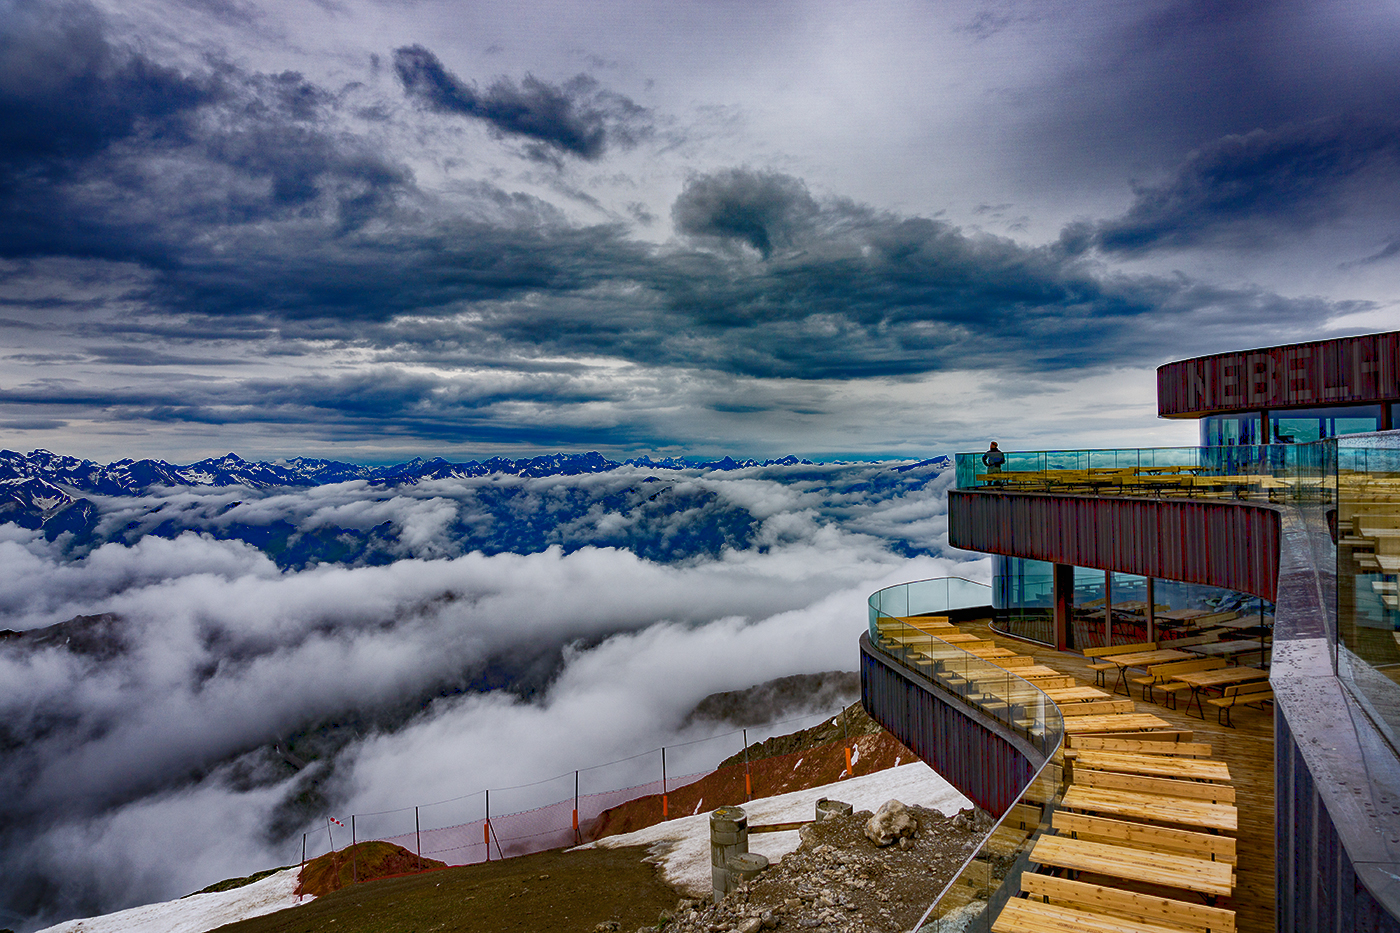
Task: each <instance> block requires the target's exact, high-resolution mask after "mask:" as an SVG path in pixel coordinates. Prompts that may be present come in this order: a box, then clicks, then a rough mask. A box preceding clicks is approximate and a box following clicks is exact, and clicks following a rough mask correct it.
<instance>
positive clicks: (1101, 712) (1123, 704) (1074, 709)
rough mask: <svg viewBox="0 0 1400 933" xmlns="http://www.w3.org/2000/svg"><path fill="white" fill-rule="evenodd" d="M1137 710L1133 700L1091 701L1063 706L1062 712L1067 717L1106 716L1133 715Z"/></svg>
mask: <svg viewBox="0 0 1400 933" xmlns="http://www.w3.org/2000/svg"><path fill="white" fill-rule="evenodd" d="M1052 699H1053V698H1052ZM1135 709H1137V707H1136V706H1135V705H1133V701H1132V700H1098V701H1093V700H1091V701H1088V702H1084V703H1075V704H1073V705H1066V706H1062V707H1060V712H1061V713H1063V714H1064V715H1065V716H1071V715H1073V716H1105V715H1108V714H1110V713H1131V712H1133V711H1134V710H1135Z"/></svg>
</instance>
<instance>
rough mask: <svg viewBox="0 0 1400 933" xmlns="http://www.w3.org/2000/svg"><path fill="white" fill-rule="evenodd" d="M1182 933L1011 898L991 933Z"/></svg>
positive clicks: (1069, 908) (994, 923)
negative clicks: (1125, 932) (1126, 932)
mask: <svg viewBox="0 0 1400 933" xmlns="http://www.w3.org/2000/svg"><path fill="white" fill-rule="evenodd" d="M1125 930H1131V931H1132V933H1181V931H1178V930H1176V929H1174V928H1172V927H1168V926H1158V925H1157V924H1152V923H1144V922H1139V923H1134V924H1132V925H1131V926H1127V925H1125V923H1124V921H1123V920H1115V919H1114V918H1112V917H1109V916H1107V915H1104V914H1096V913H1092V912H1090V911H1087V910H1075V909H1074V908H1072V907H1061V906H1059V905H1058V904H1044V903H1041V902H1040V901H1035V900H1030V899H1028V898H1024V897H1013V898H1011V900H1009V901H1007V902H1006V904H1005V905H1003V906H1002V908H1001V912H1000V913H998V914H997V918H996V920H994V921H992V933H1070V931H1082V933H1124V931H1125Z"/></svg>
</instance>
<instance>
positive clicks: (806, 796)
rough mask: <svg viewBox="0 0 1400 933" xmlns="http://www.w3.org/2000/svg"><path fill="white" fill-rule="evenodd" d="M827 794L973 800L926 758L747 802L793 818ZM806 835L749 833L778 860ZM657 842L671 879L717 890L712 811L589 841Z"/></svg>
mask: <svg viewBox="0 0 1400 933" xmlns="http://www.w3.org/2000/svg"><path fill="white" fill-rule="evenodd" d="M822 797H828V798H830V799H832V800H840V801H843V802H845V803H849V804H851V805H852V806H853V807H855V808H856V809H857V810H871V811H874V810H878V809H879V808H880V805H881V804H882V803H884V802H885V801H887V800H891V799H894V800H899V801H901V802H902V803H904V804H906V805H908V806H920V807H928V808H929V809H930V810H937V811H938V812H939V813H942V814H944V815H952V814H953V813H956V812H957V811H959V810H967V809H970V808H971V807H972V806H973V803H972V801H970V800H968V799H967V798H966V797H964V796H963V795H962V794H960V793H959V792H958V790H957V788H955V787H953V785H951V784H949V783H948V782H947V781H945V780H943V778H941V777H939V775H938V773H937V772H936V771H934V770H933V769H932V768H930V767H929V766H928V765H926V764H924V763H923V762H915V763H914V764H908V765H902V766H900V767H898V768H890V769H888V770H885V771H878V772H876V773H875V774H867V775H863V776H861V777H857V778H851V779H849V780H845V781H838V782H836V783H835V784H826V785H824V786H822V787H811V788H808V789H807V790H797V791H792V792H791V793H787V794H780V795H778V796H776V797H763V798H760V799H758V800H751V801H749V802H748V803H746V804H744V812H745V813H747V814H748V815H749V825H750V826H761V825H764V824H767V823H791V822H796V821H797V820H810V819H811V818H812V817H813V816H814V815H816V809H817V801H818V800H820V799H821V798H822ZM799 841H800V839H799V837H798V834H797V832H796V831H792V832H785V833H755V834H752V835H750V836H749V851H750V852H757V853H759V854H760V855H763V856H766V857H767V858H768V861H770V862H774V863H776V862H778V861H779V860H781V859H782V857H783V856H784V855H787V854H788V853H789V852H792V851H794V850H795V849H796V848H797V845H798V842H799ZM635 845H645V846H651V847H652V848H651V860H652V861H655V862H656V863H657V865H658V866H659V867H660V869H661V877H662V879H663V880H664V881H666V883H667V884H670V885H673V886H675V887H677V888H680V889H681V890H683V891H685V892H687V893H688V894H690V895H691V896H692V897H708V896H709V895H710V892H711V891H712V890H713V885H712V882H711V880H710V814H709V813H702V814H698V815H696V816H687V817H682V818H680V819H676V820H670V821H668V822H665V823H658V824H656V825H655V826H648V827H647V828H646V829H639V830H637V831H636V832H634V833H626V834H624V835H621V836H608V837H607V838H606V839H599V840H598V841H597V842H590V843H588V845H587V846H582V847H581V848H588V847H590V846H598V847H601V848H616V847H618V846H635Z"/></svg>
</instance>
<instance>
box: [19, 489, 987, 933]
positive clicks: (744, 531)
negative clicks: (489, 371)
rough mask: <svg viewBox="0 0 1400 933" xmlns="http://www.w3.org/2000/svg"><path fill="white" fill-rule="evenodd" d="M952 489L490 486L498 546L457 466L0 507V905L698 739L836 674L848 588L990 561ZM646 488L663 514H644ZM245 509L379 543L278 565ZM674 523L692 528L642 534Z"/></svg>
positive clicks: (170, 872)
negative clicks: (953, 532) (3, 512)
mask: <svg viewBox="0 0 1400 933" xmlns="http://www.w3.org/2000/svg"><path fill="white" fill-rule="evenodd" d="M648 476H660V477H661V478H662V481H663V482H661V483H660V484H658V483H657V482H652V483H645V481H646V479H647V477H648ZM951 479H952V477H951V470H947V469H945V468H944V467H943V466H942V465H929V466H924V467H916V468H914V469H913V470H908V469H906V470H904V471H898V470H896V469H895V465H892V464H854V465H852V464H846V465H831V466H822V467H813V466H810V465H808V466H802V467H790V468H783V467H766V468H753V469H749V470H738V471H732V472H724V473H722V472H706V473H696V472H694V471H655V472H654V473H649V472H648V471H641V470H638V471H632V472H631V473H629V474H624V473H623V472H621V471H615V472H614V473H610V474H604V475H602V476H576V477H544V478H536V479H525V478H520V477H512V478H511V479H510V480H509V483H511V484H512V485H513V488H515V489H516V493H515V494H513V496H512V500H511V504H510V507H509V508H507V509H499V508H498V509H495V510H494V511H492V510H481V511H479V512H478V513H476V519H475V520H476V521H477V524H478V526H479V527H480V528H483V529H486V528H490V529H494V531H491V532H490V534H487V537H488V538H490V537H491V535H496V536H497V537H499V536H500V535H509V534H513V533H516V532H510V531H509V529H505V530H503V529H502V525H503V523H506V519H505V518H503V517H502V516H503V515H507V516H508V515H512V514H513V515H514V516H515V518H516V519H517V520H518V523H519V526H520V528H525V529H532V530H530V531H529V534H528V535H527V534H525V533H524V532H519V533H518V536H519V540H521V541H522V542H528V546H522V547H521V549H520V551H519V552H516V551H510V550H502V549H498V548H492V549H485V548H478V549H475V550H464V546H463V543H462V542H463V540H464V537H466V538H470V535H466V536H464V535H463V533H462V528H463V527H466V526H470V525H471V523H472V521H473V516H472V512H471V508H472V507H471V506H470V503H473V502H479V501H480V495H479V493H480V490H481V486H482V483H483V482H486V481H484V480H480V479H473V480H450V481H449V480H442V481H436V480H435V481H431V482H425V483H420V484H417V485H410V486H405V487H400V488H395V489H390V490H386V489H384V488H382V487H372V486H369V485H367V484H364V483H346V484H339V485H337V486H331V487H320V488H316V489H310V490H296V491H288V490H271V491H264V492H261V493H259V492H255V491H253V490H247V489H233V490H230V489H219V490H203V491H201V490H188V489H185V490H179V491H166V492H158V493H154V494H151V495H147V496H139V497H128V498H124V499H113V500H110V501H105V502H102V503H101V507H102V511H103V521H104V522H107V523H109V524H110V525H112V526H114V527H120V528H123V529H126V530H127V531H126V533H127V537H126V538H125V539H123V540H120V541H118V540H111V541H107V542H106V543H102V544H99V545H97V546H95V547H92V548H91V549H86V550H82V551H74V550H73V549H72V548H71V547H68V546H67V545H68V544H69V543H70V542H65V541H64V540H63V539H62V538H59V539H57V540H53V541H50V540H47V539H46V538H45V537H43V536H42V535H41V534H40V533H39V532H33V531H26V530H23V529H21V528H19V527H17V526H15V525H4V526H0V629H10V630H14V631H18V632H22V633H26V634H25V635H21V636H20V637H18V638H15V637H11V638H9V639H6V640H3V641H0V748H2V749H3V754H0V864H4V865H5V866H6V871H5V872H4V873H3V876H0V910H3V911H4V912H3V913H0V924H2V925H8V926H11V927H14V928H16V929H17V930H20V931H25V930H30V929H36V928H38V927H40V926H42V925H44V924H45V923H50V922H54V921H57V920H60V919H64V918H67V917H71V916H83V915H93V914H97V913H102V912H107V911H111V910H116V909H120V908H124V907H129V906H132V905H135V904H141V903H147V902H151V901H156V900H164V899H169V898H172V897H178V896H180V895H183V894H187V893H189V892H191V891H194V890H197V889H199V888H201V887H203V886H205V885H207V884H210V883H211V882H214V881H217V880H220V879H222V878H226V877H230V876H238V875H244V874H248V873H250V872H252V871H255V870H259V869H263V868H269V867H272V866H275V865H284V864H288V863H292V862H295V861H296V860H297V859H298V858H299V856H300V845H301V837H302V833H304V832H313V833H314V832H321V834H322V836H324V832H323V831H324V827H325V817H326V816H327V815H333V816H339V817H341V818H342V819H343V818H345V817H346V816H347V815H348V814H350V813H361V814H364V813H369V812H371V811H381V810H388V809H394V808H400V807H404V806H410V807H411V806H413V805H415V804H419V803H423V804H427V803H431V802H433V801H440V800H446V799H449V798H456V797H462V796H464V795H471V794H475V793H476V792H478V791H481V790H483V789H485V788H505V787H513V786H516V785H521V784H529V783H531V782H534V781H538V780H541V779H543V778H550V777H553V776H555V775H560V774H564V773H568V772H572V771H573V769H576V768H587V767H589V766H591V765H595V764H600V763H603V762H609V761H613V760H616V759H622V758H628V757H629V756H633V755H637V754H638V753H640V752H645V751H648V750H650V749H653V748H655V747H657V746H660V745H662V744H668V743H678V742H685V741H690V740H694V739H697V738H703V737H704V736H706V735H708V734H712V733H714V732H718V731H723V730H724V728H726V727H723V726H721V725H718V724H714V723H704V722H700V723H689V724H687V723H686V716H687V714H688V713H689V712H690V711H691V710H692V709H693V708H694V706H695V704H696V703H697V702H698V701H699V700H701V699H702V698H704V697H705V696H707V695H709V694H711V693H715V692H718V691H724V690H735V689H742V688H745V687H748V686H751V685H753V684H757V683H761V682H764V681H767V680H770V679H772V678H776V677H782V676H786V675H790V674H799V673H810V672H819V671H827V670H854V669H855V667H856V658H857V649H856V641H857V639H858V637H859V635H860V633H861V631H862V630H863V628H864V626H865V624H866V612H865V599H866V597H867V596H868V594H869V593H870V592H872V591H873V590H875V589H878V588H879V587H881V586H885V585H889V584H893V583H897V582H903V581H907V580H914V579H921V578H928V577H936V576H944V575H959V576H966V577H970V578H974V579H982V580H985V579H986V578H987V577H988V576H989V570H990V568H989V566H988V565H987V563H986V561H985V560H973V559H972V558H973V557H974V556H975V555H972V554H968V553H965V552H957V551H952V550H951V549H949V548H948V546H947V534H946V496H945V492H946V489H947V487H948V486H949V485H950V484H951ZM658 485H664V486H665V487H666V488H668V489H670V490H671V492H670V493H668V495H671V496H673V497H674V499H675V501H676V502H681V503H687V505H686V506H685V507H683V508H679V509H676V510H670V509H667V508H666V507H665V506H664V505H658V504H657V500H655V499H651V498H650V496H651V494H652V490H654V489H655V488H656V487H657V486H658ZM629 489H630V490H633V491H640V492H645V493H646V494H647V495H646V496H640V495H632V494H631V493H628V494H623V493H624V492H626V491H627V490H629ZM662 498H664V497H662ZM234 502H236V503H237V504H236V505H233V506H230V503H234ZM561 502H563V503H570V505H569V507H567V508H552V507H551V503H554V504H556V505H557V504H558V503H561ZM643 502H645V503H646V505H645V506H643V505H642V503H643ZM240 509H241V510H243V514H242V515H241V516H238V517H237V521H238V522H239V523H240V527H241V528H244V529H246V528H248V527H251V526H252V525H254V524H255V523H256V521H257V519H255V518H254V517H253V516H254V514H256V515H261V516H263V517H264V520H265V521H267V522H281V523H284V524H287V523H289V524H290V525H292V526H294V527H295V528H296V529H309V528H312V527H317V528H321V529H323V530H326V529H329V530H330V531H331V532H332V533H334V530H335V529H345V528H364V527H376V526H379V527H385V523H386V522H387V523H389V525H388V527H389V529H390V531H391V532H392V533H387V532H386V534H385V535H384V536H383V538H382V540H383V541H384V542H385V543H384V545H383V547H382V548H380V549H379V550H378V551H376V552H375V554H379V555H381V556H373V555H371V556H370V557H366V556H365V552H364V551H363V549H361V550H358V551H355V552H354V553H356V554H357V555H358V557H357V558H356V559H354V560H350V561H342V562H337V561H324V560H323V561H320V562H310V563H307V564H306V565H304V566H300V567H287V566H279V564H278V562H277V561H276V560H275V559H274V557H273V556H270V555H269V553H267V552H265V551H264V550H260V549H259V548H258V547H257V546H255V545H254V544H253V543H251V542H250V541H249V540H246V538H248V537H250V536H248V535H246V534H245V535H242V536H241V537H237V538H223V539H220V537H219V536H218V535H217V534H215V533H214V531H213V530H212V528H211V525H213V524H217V522H218V521H221V520H227V521H233V519H229V518H227V517H228V516H229V515H231V513H233V512H234V511H236V510H240ZM158 512H159V513H162V518H161V520H160V522H159V523H152V524H151V525H150V526H149V530H148V532H147V533H145V534H131V529H133V528H136V527H138V525H139V522H140V520H141V518H140V516H150V515H153V514H156V513H158ZM687 514H688V518H687ZM172 515H182V516H184V517H183V518H182V519H181V521H183V522H184V523H185V524H186V525H187V526H188V528H186V529H185V530H180V527H179V522H172V521H171V517H172ZM715 516H720V517H721V519H722V520H717V519H715V518H714V517H715ZM687 522H689V523H690V524H691V527H689V528H688V527H687ZM132 523H138V524H137V525H133V524H132ZM718 526H723V527H724V528H729V529H730V530H731V532H730V533H729V536H728V538H725V536H724V535H723V534H721V535H720V538H719V539H716V538H715V532H714V527H718ZM689 532H694V534H691V535H690V537H689V538H687V534H688V533H689ZM483 534H486V532H483ZM633 536H635V538H636V539H637V540H639V541H641V542H644V544H643V546H641V547H638V548H631V547H628V546H627V543H628V540H629V538H630V537H633ZM590 537H591V538H592V539H594V540H593V541H592V542H590V540H589V539H590ZM279 540H285V538H283V539H279ZM493 540H494V539H493ZM685 540H692V541H701V542H703V546H701V545H693V546H676V547H673V548H670V549H669V550H668V549H667V548H664V547H662V546H661V545H660V544H658V543H657V542H662V541H672V542H679V541H685ZM717 540H718V541H719V543H718V544H716V543H715V542H716V541H717ZM600 544H601V545H602V546H600ZM386 549H397V557H398V559H395V560H392V561H391V562H385V560H384V558H383V557H382V553H383V552H384V551H385V550H386ZM639 552H640V553H639ZM668 555H670V559H667V556H668ZM103 614H111V615H110V616H107V617H105V618H102V619H99V620H96V621H88V622H79V623H74V622H70V621H68V620H73V619H75V618H77V617H93V616H102V615H103ZM58 623H62V624H60V625H58V628H56V629H55V628H49V627H51V626H54V625H55V624H58ZM41 630H45V631H43V632H42V634H39V633H40V632H41ZM750 738H751V739H752V738H753V735H751V737H750ZM711 744H713V743H711ZM715 747H716V749H717V750H716V751H715V752H714V759H715V761H717V760H718V759H719V758H722V757H725V756H727V755H728V754H731V753H733V752H734V751H736V750H737V747H736V748H728V747H725V748H723V750H722V751H721V750H718V746H715ZM715 761H709V762H704V761H699V760H696V759H694V758H692V760H691V761H687V762H686V763H685V764H686V765H690V764H694V765H699V766H709V765H713V764H714V763H715ZM299 765H301V767H300V770H298V766H299ZM652 767H653V765H652V764H650V763H645V764H638V765H637V768H638V769H642V768H652ZM676 770H688V768H686V767H685V766H684V765H682V766H679V767H677V769H676ZM616 777H617V778H618V779H622V778H625V777H629V775H625V774H619V775H616ZM635 777H636V779H638V780H648V779H651V778H652V777H653V775H652V774H650V773H649V772H646V773H643V772H641V771H639V772H638V773H637V774H636V775H635ZM600 789H601V788H600ZM541 793H547V794H554V793H555V791H554V790H549V791H547V792H546V791H542V792H541ZM516 799H517V800H522V801H523V802H524V803H532V802H531V801H528V800H524V798H520V797H518V796H517V798H516ZM553 799H558V795H557V794H556V795H555V796H553V797H550V798H549V800H539V801H533V803H536V804H537V803H543V802H549V801H550V800H553ZM479 815H480V814H466V815H465V816H464V817H463V818H474V817H477V816H479Z"/></svg>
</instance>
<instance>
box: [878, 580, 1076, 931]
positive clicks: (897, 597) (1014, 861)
mask: <svg viewBox="0 0 1400 933" xmlns="http://www.w3.org/2000/svg"><path fill="white" fill-rule="evenodd" d="M940 584H941V586H940ZM989 591H990V587H987V586H985V585H983V584H977V583H973V582H972V581H969V580H962V579H959V578H945V579H942V580H934V581H929V580H925V581H919V582H917V583H910V584H901V585H899V586H897V587H890V588H888V589H887V590H882V591H880V592H878V593H875V594H873V595H872V596H871V597H870V600H869V606H870V616H871V639H872V641H873V642H874V643H875V644H876V645H877V646H878V647H879V649H880V650H882V651H884V652H885V653H886V654H888V655H890V656H892V657H894V658H896V659H897V660H899V662H900V663H902V664H904V665H905V666H906V667H908V668H909V669H911V670H916V671H918V672H919V673H921V674H922V675H923V676H924V677H925V678H927V679H928V680H929V681H930V682H931V683H932V684H934V685H935V686H936V687H937V689H939V690H941V691H944V692H945V693H947V694H948V695H949V696H951V697H954V698H956V701H957V702H961V703H965V704H967V705H968V706H970V707H973V708H975V709H977V710H978V711H980V712H981V713H982V714H983V715H984V716H988V717H990V718H992V719H995V720H996V721H998V722H1000V723H1002V724H1003V725H1004V726H1005V727H1006V728H1008V729H1010V730H1013V731H1015V732H1017V733H1019V734H1020V735H1022V736H1023V737H1025V738H1026V739H1027V740H1028V741H1030V742H1031V743H1032V744H1033V745H1034V746H1035V747H1036V748H1037V749H1038V750H1039V751H1040V753H1041V754H1042V755H1043V756H1045V764H1044V765H1043V766H1042V767H1041V769H1040V770H1039V771H1038V772H1037V773H1036V775H1035V777H1034V778H1033V779H1032V780H1031V781H1030V782H1029V784H1028V785H1027V787H1026V788H1025V789H1024V790H1023V791H1022V793H1021V796H1020V798H1019V799H1018V800H1017V802H1016V803H1015V804H1014V805H1013V806H1012V807H1011V808H1010V809H1008V810H1007V812H1006V813H1005V814H1004V815H1003V816H1002V817H1001V819H1000V820H998V821H997V822H996V824H995V825H994V826H993V828H992V830H991V832H990V833H989V835H988V836H987V837H986V839H985V840H984V841H983V842H982V844H981V845H980V846H979V847H978V850H977V851H976V853H974V854H973V856H972V857H971V858H969V859H968V861H967V862H966V863H965V864H964V865H963V867H962V869H961V870H960V871H959V872H958V874H957V876H956V877H955V878H954V879H953V881H952V882H951V883H949V884H948V885H947V887H945V888H944V890H943V891H942V892H940V893H938V895H937V896H936V898H935V899H934V900H933V903H931V904H930V906H929V909H928V912H927V913H926V914H925V917H924V920H923V921H922V924H923V927H922V928H923V929H928V930H938V931H942V930H946V931H952V930H982V931H990V928H991V922H992V919H993V918H994V917H995V915H996V913H997V911H998V910H1000V906H1001V904H1003V903H1005V901H1006V899H1007V898H1009V897H1011V896H1012V895H1014V894H1015V893H1016V892H1017V891H1019V889H1020V873H1021V871H1022V870H1023V869H1024V868H1025V866H1026V865H1027V864H1028V862H1029V853H1030V850H1031V848H1032V847H1033V846H1034V844H1035V842H1036V840H1037V839H1038V838H1039V836H1040V834H1041V832H1043V831H1045V830H1048V829H1049V826H1050V814H1051V813H1052V812H1053V810H1054V807H1055V806H1056V805H1057V803H1058V801H1059V799H1060V797H1061V796H1062V795H1063V792H1064V778H1063V768H1062V751H1061V749H1062V745H1063V741H1064V721H1063V719H1062V718H1061V716H1060V712H1059V709H1058V707H1056V706H1055V704H1054V703H1053V702H1052V701H1051V700H1050V698H1049V697H1047V696H1046V695H1045V693H1044V692H1043V691H1041V690H1040V689H1039V688H1037V687H1036V686H1035V685H1034V684H1032V683H1031V682H1029V681H1027V680H1023V679H1022V678H1020V677H1018V676H1016V675H1015V673H1014V671H1012V670H1010V669H1007V668H1003V667H1001V666H999V665H997V664H994V663H992V662H991V661H990V660H987V659H984V658H981V657H977V656H975V655H973V654H970V653H969V652H967V651H965V650H963V649H962V648H960V647H958V643H954V642H946V641H944V640H943V639H941V638H938V637H936V636H935V635H933V634H931V633H928V632H924V631H922V630H920V629H918V628H917V627H916V626H915V625H914V624H912V623H911V622H906V621H904V619H908V618H910V617H911V616H913V617H914V621H915V622H917V614H915V613H907V612H903V611H901V612H900V613H898V614H893V613H887V612H885V611H883V608H882V607H891V608H899V609H901V610H907V609H908V608H909V607H911V606H918V607H931V608H927V609H925V612H927V613H928V614H936V613H937V612H939V611H944V610H948V609H957V608H967V607H970V606H981V605H987V604H988V603H989V601H990V593H989ZM939 596H941V598H942V603H941V604H938V598H939Z"/></svg>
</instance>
